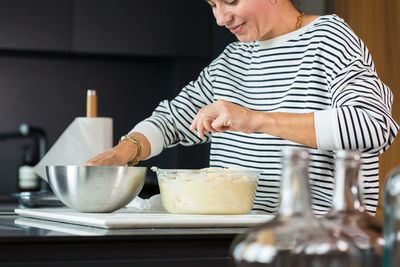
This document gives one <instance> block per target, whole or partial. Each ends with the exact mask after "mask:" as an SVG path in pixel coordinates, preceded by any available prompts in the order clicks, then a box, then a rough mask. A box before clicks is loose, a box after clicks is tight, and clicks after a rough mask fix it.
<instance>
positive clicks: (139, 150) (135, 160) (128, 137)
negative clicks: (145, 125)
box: [119, 135, 142, 166]
mask: <svg viewBox="0 0 400 267" xmlns="http://www.w3.org/2000/svg"><path fill="white" fill-rule="evenodd" d="M123 141H130V142H132V143H134V144H135V145H136V146H137V154H136V157H135V158H134V159H133V160H131V161H128V162H127V163H126V165H127V166H133V165H135V164H137V163H138V162H139V161H140V154H141V153H142V143H141V142H140V141H138V140H136V138H134V137H130V136H128V135H124V136H122V137H121V139H120V140H119V143H121V142H123Z"/></svg>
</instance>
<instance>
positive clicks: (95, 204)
mask: <svg viewBox="0 0 400 267" xmlns="http://www.w3.org/2000/svg"><path fill="white" fill-rule="evenodd" d="M146 171H147V168H146V167H123V166H46V174H47V179H48V181H49V185H50V187H51V189H52V190H53V192H54V194H55V195H56V196H57V197H58V198H59V199H60V200H61V201H62V202H63V203H64V204H65V205H67V206H68V207H70V208H72V209H75V210H78V211H81V212H113V211H115V210H118V209H120V208H122V207H124V206H125V205H126V204H128V203H129V202H130V201H132V200H133V199H134V198H135V197H136V196H137V195H138V194H139V192H140V190H142V187H143V184H144V180H145V176H146Z"/></svg>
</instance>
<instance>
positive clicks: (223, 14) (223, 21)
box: [214, 6, 233, 26]
mask: <svg viewBox="0 0 400 267" xmlns="http://www.w3.org/2000/svg"><path fill="white" fill-rule="evenodd" d="M214 17H215V20H216V21H217V24H218V25H219V26H225V25H228V24H229V22H230V21H231V20H232V18H233V14H232V13H231V12H230V11H229V10H226V9H225V8H224V7H223V6H220V7H217V8H214Z"/></svg>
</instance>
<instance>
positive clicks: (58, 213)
mask: <svg viewBox="0 0 400 267" xmlns="http://www.w3.org/2000/svg"><path fill="white" fill-rule="evenodd" d="M15 213H16V214H18V215H20V216H24V217H30V218H37V219H44V220H50V221H57V222H64V223H73V224H79V225H86V226H93V227H100V228H108V229H109V228H171V227H174V228H175V227H182V228H195V227H253V226H256V225H258V224H260V223H262V222H266V221H269V220H271V219H272V218H273V216H272V215H264V214H245V215H192V214H169V213H148V212H146V213H139V212H137V210H135V209H129V208H124V209H120V210H118V211H115V212H113V213H82V212H78V211H75V210H72V209H69V208H40V209H15Z"/></svg>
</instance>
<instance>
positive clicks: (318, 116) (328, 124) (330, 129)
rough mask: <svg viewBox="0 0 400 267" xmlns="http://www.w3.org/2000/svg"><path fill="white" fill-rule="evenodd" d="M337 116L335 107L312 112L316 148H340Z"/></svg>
mask: <svg viewBox="0 0 400 267" xmlns="http://www.w3.org/2000/svg"><path fill="white" fill-rule="evenodd" d="M337 117H338V115H337V110H336V109H330V110H321V111H316V112H314V125H315V134H316V137H317V145H318V149H321V150H336V149H339V148H340V138H339V124H338V118H337Z"/></svg>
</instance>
